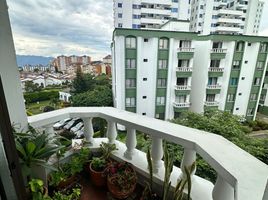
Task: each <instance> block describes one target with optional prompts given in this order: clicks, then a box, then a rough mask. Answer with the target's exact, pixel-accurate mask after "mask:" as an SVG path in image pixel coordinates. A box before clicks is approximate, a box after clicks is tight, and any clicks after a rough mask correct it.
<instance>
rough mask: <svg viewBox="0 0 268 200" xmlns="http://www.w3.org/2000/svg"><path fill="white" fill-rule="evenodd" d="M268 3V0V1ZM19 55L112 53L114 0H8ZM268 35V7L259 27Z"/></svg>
mask: <svg viewBox="0 0 268 200" xmlns="http://www.w3.org/2000/svg"><path fill="white" fill-rule="evenodd" d="M266 1H267V0H266ZM7 3H8V6H9V14H10V19H11V26H12V31H13V37H14V42H15V48H16V53H17V54H24V55H41V56H58V55H60V54H64V55H72V54H75V55H84V54H86V55H90V56H91V57H92V58H93V60H97V59H101V58H103V57H104V56H105V55H107V54H110V44H111V39H112V31H113V3H112V0H68V1H66V0H49V1H46V0H24V1H21V0H17V1H15V0H7ZM260 31H261V35H266V36H268V4H267V3H266V4H265V8H264V11H263V16H262V22H261V27H260Z"/></svg>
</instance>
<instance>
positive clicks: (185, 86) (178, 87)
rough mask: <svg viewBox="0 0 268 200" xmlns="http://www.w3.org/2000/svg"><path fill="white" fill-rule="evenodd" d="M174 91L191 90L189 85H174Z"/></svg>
mask: <svg viewBox="0 0 268 200" xmlns="http://www.w3.org/2000/svg"><path fill="white" fill-rule="evenodd" d="M175 90H191V86H189V85H175Z"/></svg>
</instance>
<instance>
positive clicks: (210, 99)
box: [206, 94, 216, 102]
mask: <svg viewBox="0 0 268 200" xmlns="http://www.w3.org/2000/svg"><path fill="white" fill-rule="evenodd" d="M215 96H216V95H215V94H207V96H206V101H207V102H214V101H215Z"/></svg>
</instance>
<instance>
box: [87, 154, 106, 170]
mask: <svg viewBox="0 0 268 200" xmlns="http://www.w3.org/2000/svg"><path fill="white" fill-rule="evenodd" d="M106 164H107V162H106V160H105V159H103V158H98V157H93V159H92V161H91V167H92V169H93V170H95V171H97V172H101V171H103V170H104V169H105V167H106Z"/></svg>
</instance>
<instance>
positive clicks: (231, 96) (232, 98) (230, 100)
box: [227, 94, 235, 102]
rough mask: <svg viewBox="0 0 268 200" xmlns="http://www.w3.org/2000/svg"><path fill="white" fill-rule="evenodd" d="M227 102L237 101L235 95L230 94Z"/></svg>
mask: <svg viewBox="0 0 268 200" xmlns="http://www.w3.org/2000/svg"><path fill="white" fill-rule="evenodd" d="M227 101H229V102H233V101H235V94H228V95H227Z"/></svg>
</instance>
